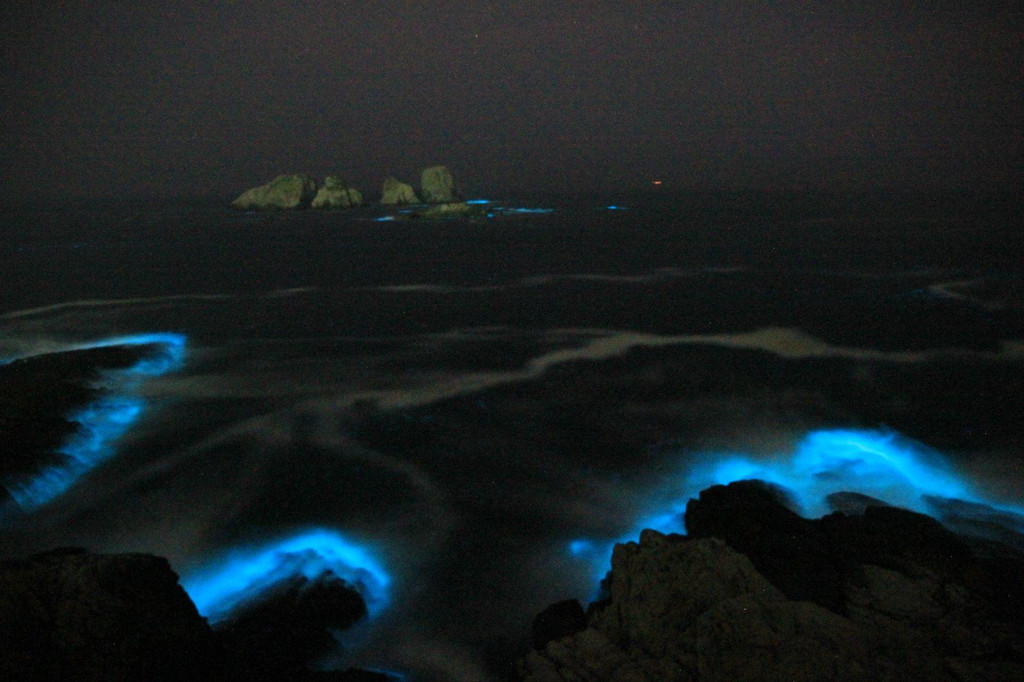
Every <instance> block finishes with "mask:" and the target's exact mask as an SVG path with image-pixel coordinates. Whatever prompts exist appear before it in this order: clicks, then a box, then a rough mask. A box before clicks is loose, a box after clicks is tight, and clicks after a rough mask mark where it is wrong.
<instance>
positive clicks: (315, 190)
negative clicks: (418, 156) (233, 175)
mask: <svg viewBox="0 0 1024 682" xmlns="http://www.w3.org/2000/svg"><path fill="white" fill-rule="evenodd" d="M420 188H421V192H420V195H419V196H418V195H417V194H416V191H415V190H414V189H413V187H412V185H409V184H406V183H404V182H401V181H399V180H397V179H396V178H394V177H389V178H387V179H386V180H385V181H384V186H383V189H382V191H381V199H380V203H381V205H384V206H397V205H416V204H420V203H426V204H431V205H443V206H448V208H447V209H443V210H441V211H440V212H439V213H438V214H437V215H436V216H434V215H433V214H431V215H430V216H418V217H461V216H462V215H468V214H469V213H471V211H469V210H468V209H469V207H468V206H467V205H466V204H465V202H463V201H462V200H461V193H460V192H459V190H458V189H457V187H456V184H455V179H454V178H453V177H452V173H451V171H450V170H448V167H447V166H431V167H430V168H426V169H424V170H423V172H422V174H421V176H420ZM420 196H422V197H423V199H422V201H421V200H420ZM362 204H363V193H362V192H360V191H359V190H358V189H356V188H355V187H352V186H351V185H349V184H348V183H346V182H345V181H344V180H342V179H341V177H339V176H337V175H329V176H327V177H326V178H325V179H324V183H323V185H322V186H318V185H317V182H316V180H315V179H314V178H313V177H312V176H311V175H309V174H308V173H295V174H291V175H279V176H277V177H276V178H274V179H273V180H271V181H270V182H268V183H266V184H264V185H260V186H258V187H253V188H251V189H248V190H246V191H245V192H243V193H242V194H241V196H239V197H238V198H237V199H235V200H234V201H233V202H231V206H232V208H236V209H239V210H243V211H267V210H297V209H306V208H312V209H321V210H322V209H344V208H352V207H355V206H361V205H362Z"/></svg>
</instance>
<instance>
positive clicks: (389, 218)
mask: <svg viewBox="0 0 1024 682" xmlns="http://www.w3.org/2000/svg"><path fill="white" fill-rule="evenodd" d="M394 219H395V216H393V215H385V216H381V217H380V218H374V221H375V222H378V223H386V222H390V221H392V220H394Z"/></svg>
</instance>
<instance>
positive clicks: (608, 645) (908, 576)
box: [522, 482, 1024, 681]
mask: <svg viewBox="0 0 1024 682" xmlns="http://www.w3.org/2000/svg"><path fill="white" fill-rule="evenodd" d="M686 521H687V528H688V530H689V532H690V533H691V536H690V537H683V536H665V535H661V534H659V533H656V532H654V531H644V532H643V533H642V534H641V536H640V541H639V543H633V542H631V543H626V544H623V545H618V546H616V548H615V551H614V553H613V556H612V570H611V573H610V574H609V577H608V579H607V588H608V596H607V599H605V600H603V601H601V602H598V603H596V604H593V605H591V609H590V613H589V614H588V617H587V623H586V627H585V628H584V629H583V630H581V631H579V632H576V633H575V634H572V635H570V636H566V637H563V638H562V639H558V640H554V641H550V642H547V643H546V644H545V645H544V646H543V647H542V648H540V649H538V650H535V651H533V652H531V653H530V654H529V655H528V656H527V657H526V659H525V660H524V661H523V662H522V673H523V677H524V679H526V680H534V681H540V680H544V681H548V680H550V681H555V680H637V681H640V680H652V681H653V680H697V679H700V680H724V679H729V680H763V679H786V680H880V679H881V680H895V679H906V680H910V679H915V680H917V679H920V680H1013V679H1024V608H1022V604H1024V601H1022V599H1024V556H1022V555H1021V554H1019V553H1016V552H1014V551H1012V550H1010V549H1009V548H1007V547H1005V546H995V545H989V546H986V545H984V544H978V543H976V542H971V543H968V542H967V541H965V540H964V539H962V538H960V537H959V536H957V535H956V534H954V533H952V532H950V531H948V530H946V529H945V528H943V527H942V526H940V525H939V524H938V523H937V522H935V521H934V520H933V519H931V518H929V517H926V516H922V515H920V514H915V513H913V512H909V511H906V510H902V509H896V508H891V507H880V506H867V507H866V508H865V513H864V515H863V516H845V515H843V514H832V515H830V516H827V517H825V518H823V519H821V520H818V521H811V520H807V519H802V518H800V517H799V516H797V515H796V514H794V513H793V512H792V511H790V510H789V509H787V507H786V503H785V497H784V496H782V495H781V494H780V491H778V490H774V489H771V488H769V487H767V486H764V485H763V484H758V483H754V482H744V483H740V484H732V485H730V486H725V487H723V486H716V487H714V488H711V489H709V490H706V491H704V492H703V493H702V494H701V496H700V499H699V500H695V501H691V503H690V505H689V506H688V508H687V514H686ZM738 550H740V551H738ZM741 552H742V553H741Z"/></svg>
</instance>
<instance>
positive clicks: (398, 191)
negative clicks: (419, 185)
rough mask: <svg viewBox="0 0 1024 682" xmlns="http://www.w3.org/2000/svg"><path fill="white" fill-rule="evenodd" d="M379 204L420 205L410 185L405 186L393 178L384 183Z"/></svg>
mask: <svg viewBox="0 0 1024 682" xmlns="http://www.w3.org/2000/svg"><path fill="white" fill-rule="evenodd" d="M380 203H381V204H383V205H385V206H395V205H398V204H418V203H420V198H419V197H418V196H416V191H415V190H413V188H412V185H407V184H405V183H404V182H401V181H399V180H397V179H395V178H388V179H387V180H385V181H384V190H383V192H382V194H381V197H380Z"/></svg>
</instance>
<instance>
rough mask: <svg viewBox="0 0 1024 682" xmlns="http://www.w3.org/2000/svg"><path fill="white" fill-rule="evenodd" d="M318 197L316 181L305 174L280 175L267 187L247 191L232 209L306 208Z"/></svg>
mask: <svg viewBox="0 0 1024 682" xmlns="http://www.w3.org/2000/svg"><path fill="white" fill-rule="evenodd" d="M315 196H316V180H314V179H313V178H312V177H311V176H309V175H307V174H305V173H296V174H293V175H279V176H277V177H276V178H274V179H273V180H271V181H270V182H268V183H267V184H265V185H260V186H259V187H253V188H252V189H249V190H246V191H245V192H243V193H242V195H241V196H239V197H238V198H237V199H235V200H234V201H232V202H231V206H232V208H237V209H240V210H245V211H251V210H258V211H266V210H273V209H295V208H306V207H308V206H309V205H310V203H312V201H313V199H314V197H315Z"/></svg>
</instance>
